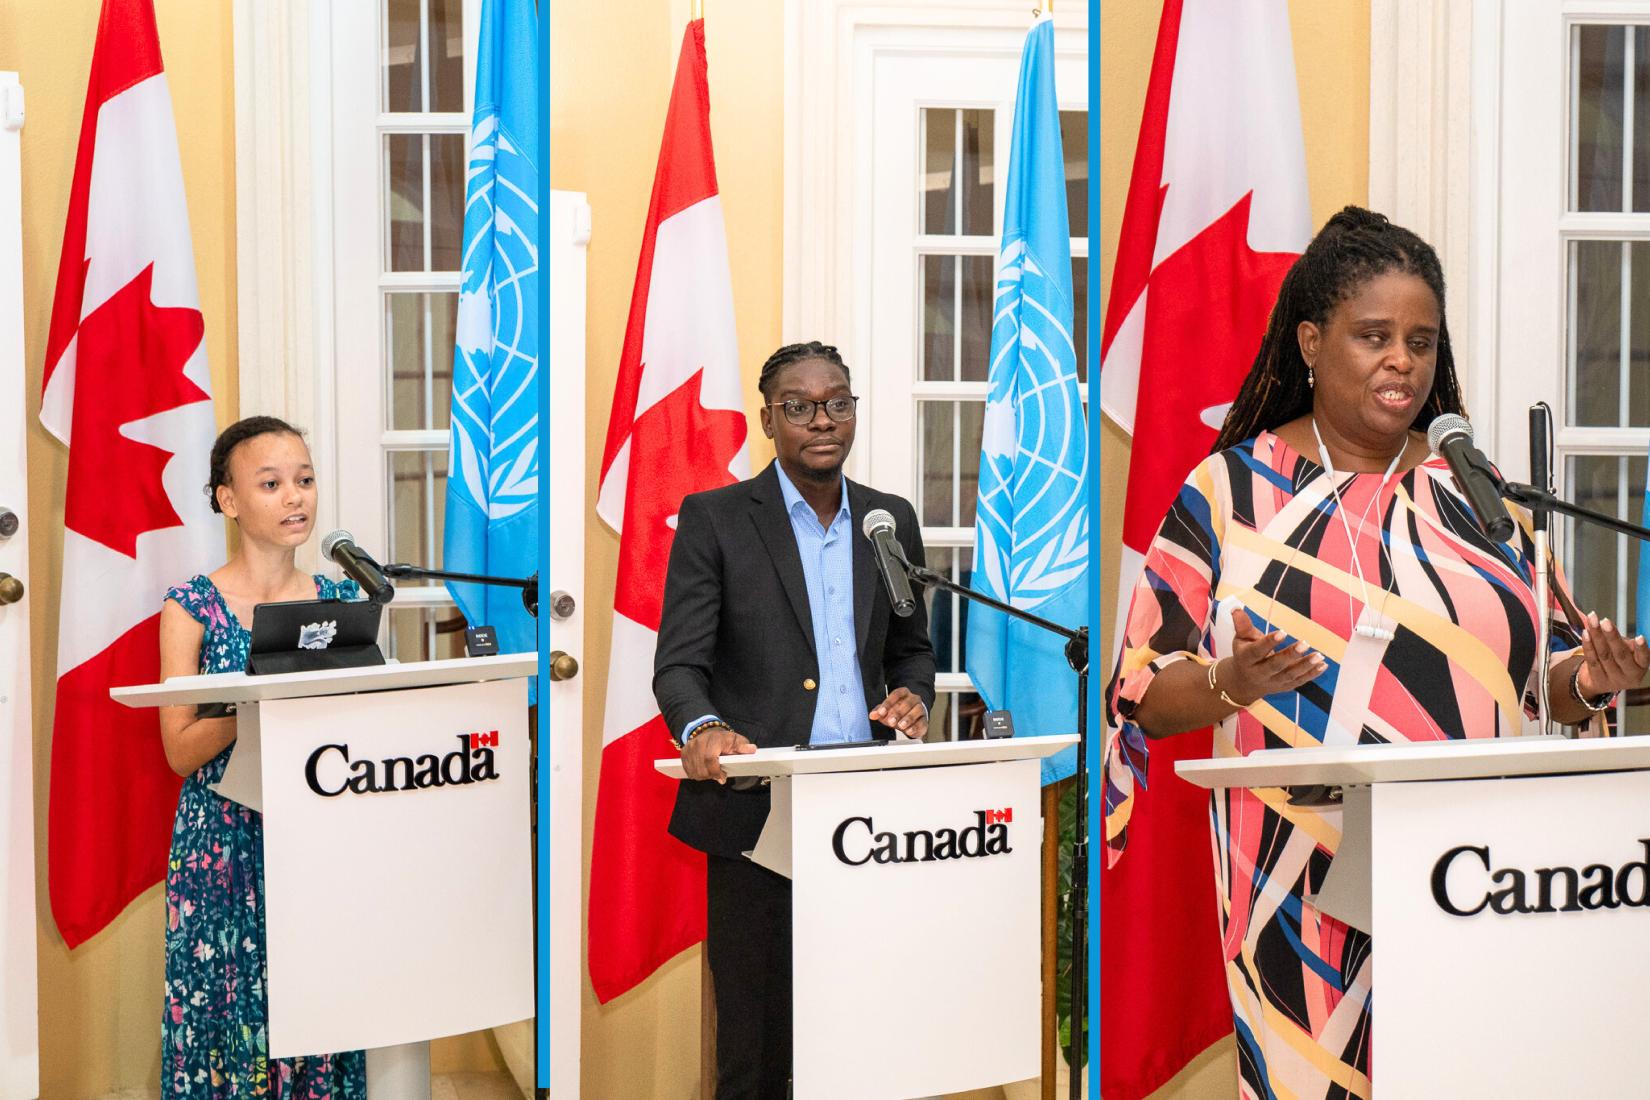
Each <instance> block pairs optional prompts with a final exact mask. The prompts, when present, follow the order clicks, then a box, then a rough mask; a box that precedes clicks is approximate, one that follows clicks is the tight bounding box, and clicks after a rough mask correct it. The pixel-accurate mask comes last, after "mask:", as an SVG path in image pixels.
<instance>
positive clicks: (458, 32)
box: [430, 0, 464, 112]
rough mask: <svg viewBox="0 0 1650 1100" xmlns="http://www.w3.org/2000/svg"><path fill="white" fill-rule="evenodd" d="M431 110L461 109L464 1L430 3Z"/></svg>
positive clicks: (439, 0)
mask: <svg viewBox="0 0 1650 1100" xmlns="http://www.w3.org/2000/svg"><path fill="white" fill-rule="evenodd" d="M430 110H432V111H460V112H462V111H463V110H464V3H463V0H430Z"/></svg>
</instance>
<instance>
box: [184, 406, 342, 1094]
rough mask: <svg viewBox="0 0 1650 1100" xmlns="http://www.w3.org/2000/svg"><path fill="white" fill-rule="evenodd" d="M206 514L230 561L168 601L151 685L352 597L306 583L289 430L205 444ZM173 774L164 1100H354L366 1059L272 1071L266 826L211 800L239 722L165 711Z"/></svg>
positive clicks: (304, 1061)
mask: <svg viewBox="0 0 1650 1100" xmlns="http://www.w3.org/2000/svg"><path fill="white" fill-rule="evenodd" d="M207 491H208V492H209V493H210V494H211V495H212V507H213V510H214V511H218V512H221V513H222V514H224V515H226V516H228V517H229V518H230V519H232V520H234V521H235V524H236V526H237V528H238V529H239V532H240V544H239V548H238V549H237V550H236V553H235V556H234V557H233V558H231V559H230V560H229V561H228V563H226V564H225V565H224V566H223V567H222V568H221V569H218V570H217V571H216V572H214V573H212V574H211V575H209V576H196V577H192V578H190V579H189V580H188V581H187V582H185V583H184V584H181V585H179V586H177V587H176V588H173V589H171V590H170V591H168V592H167V593H166V601H165V603H164V605H163V607H162V610H161V625H160V664H161V675H162V676H163V677H169V676H186V675H192V674H195V673H209V672H237V671H240V670H242V669H244V668H245V667H246V659H247V653H248V651H249V649H250V647H251V642H252V633H251V627H252V612H253V609H254V608H255V607H257V605H258V604H260V603H273V602H277V601H282V600H312V599H317V598H320V599H356V598H359V595H360V594H359V592H358V590H357V588H356V585H355V582H353V581H343V582H336V581H332V580H329V579H328V578H326V577H322V576H319V575H316V576H311V575H309V574H307V573H302V572H300V571H299V570H298V568H297V566H296V565H295V564H294V558H295V554H296V551H297V548H298V547H299V546H301V545H303V543H304V542H305V541H306V540H307V539H308V538H309V536H310V534H311V533H312V531H313V527H314V517H315V471H314V468H313V467H312V466H311V464H310V456H309V448H308V447H306V446H305V445H304V441H303V438H302V437H301V436H300V435H299V434H298V432H297V431H296V429H294V428H292V427H291V426H290V425H288V424H286V423H285V422H283V421H280V420H276V419H275V418H273V417H267V416H259V417H251V418H248V419H246V420H242V421H240V422H239V423H236V424H233V425H231V426H230V427H229V428H227V429H225V430H224V432H223V434H222V435H220V436H219V437H218V441H217V443H216V444H215V445H214V446H213V448H212V480H211V484H210V485H208V486H207ZM160 721H161V737H162V740H163V743H164V745H165V749H166V759H167V762H168V763H170V764H171V765H172V768H173V770H174V771H176V772H177V773H178V774H179V775H181V776H183V777H184V782H183V790H182V792H181V793H180V794H179V796H178V813H177V818H176V821H175V823H174V825H173V828H172V852H171V856H170V858H169V861H168V864H167V872H166V1007H165V1013H164V1015H163V1017H162V1038H163V1043H162V1052H161V1086H162V1091H163V1093H164V1095H166V1096H174V1097H176V1096H185V1097H192V1098H212V1100H216V1098H219V1097H278V1098H281V1100H359V1098H361V1097H365V1096H366V1094H367V1084H366V1066H365V1058H364V1056H363V1055H362V1053H361V1052H360V1051H352V1052H350V1053H346V1054H326V1055H318V1056H312V1057H308V1058H293V1059H282V1060H278V1061H271V1060H270V1058H269V1046H268V1015H269V1009H268V1002H267V1000H266V995H265V989H264V982H265V976H266V971H265V963H264V900H263V891H264V845H263V818H262V816H261V815H259V814H257V813H255V812H254V811H252V810H249V809H247V808H246V807H244V806H240V805H237V804H235V803H233V802H229V801H227V800H225V799H223V798H221V797H220V796H218V795H217V794H216V793H214V792H213V791H212V790H211V789H210V785H211V784H213V783H216V782H217V781H218V779H219V778H221V777H222V775H223V770H224V765H225V764H226V763H227V762H228V760H229V750H230V748H231V746H233V744H234V741H235V718H234V717H233V715H229V716H222V717H208V716H204V715H200V714H197V713H196V710H195V708H192V707H167V708H164V709H162V711H161V715H160Z"/></svg>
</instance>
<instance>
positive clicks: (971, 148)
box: [962, 110, 996, 237]
mask: <svg viewBox="0 0 1650 1100" xmlns="http://www.w3.org/2000/svg"><path fill="white" fill-rule="evenodd" d="M995 127H996V112H995V111H989V110H987V111H964V112H963V113H962V137H963V155H962V180H963V188H962V218H963V232H964V233H966V234H968V235H969V236H971V237H989V236H991V235H992V228H993V227H992V217H993V211H992V202H991V196H992V180H993V176H994V174H995V171H996V169H995V166H994V164H993V162H992V152H993V150H992V145H993V140H994V131H995Z"/></svg>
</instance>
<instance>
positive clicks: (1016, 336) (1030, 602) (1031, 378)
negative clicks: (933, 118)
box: [968, 16, 1089, 783]
mask: <svg viewBox="0 0 1650 1100" xmlns="http://www.w3.org/2000/svg"><path fill="white" fill-rule="evenodd" d="M990 385H991V389H990V394H989V396H988V398H987V400H986V406H985V429H984V435H983V439H982V443H981V454H980V482H979V493H980V499H979V508H978V512H977V519H976V521H975V528H974V533H975V544H974V573H973V580H972V584H973V587H974V589H975V590H976V591H979V592H983V593H985V594H986V595H988V596H994V597H996V598H997V599H999V600H1003V601H1006V602H1008V603H1010V604H1012V605H1013V606H1015V607H1019V608H1024V609H1025V610H1027V611H1030V612H1033V613H1035V614H1037V615H1040V616H1042V617H1043V618H1045V619H1051V620H1053V621H1054V622H1057V623H1060V624H1061V625H1063V626H1068V627H1073V628H1075V627H1078V626H1082V625H1084V624H1085V623H1086V622H1087V616H1088V595H1087V591H1088V588H1087V580H1086V578H1087V576H1088V569H1089V561H1088V528H1089V516H1088V507H1087V504H1086V500H1087V498H1086V496H1085V493H1086V482H1085V479H1086V477H1087V463H1088V428H1087V420H1086V418H1085V416H1084V413H1083V403H1082V399H1081V397H1080V395H1079V393H1078V389H1077V352H1076V348H1075V345H1074V344H1073V342H1072V291H1071V237H1070V229H1069V225H1068V222H1067V218H1066V177H1065V157H1064V154H1063V152H1062V149H1061V145H1060V108H1059V102H1058V100H1057V99H1056V97H1055V90H1054V24H1053V21H1052V20H1051V19H1049V18H1048V17H1046V16H1045V17H1044V18H1043V19H1041V20H1039V21H1038V23H1037V24H1036V26H1034V27H1033V28H1032V30H1031V33H1030V34H1029V35H1028V36H1027V37H1026V46H1025V52H1024V54H1023V55H1022V58H1021V62H1020V87H1019V95H1018V99H1017V101H1016V104H1015V108H1014V139H1013V146H1012V149H1011V152H1010V154H1009V162H1008V186H1007V191H1006V194H1005V202H1004V205H1003V239H1002V247H1001V250H1000V252H999V254H998V259H997V296H996V306H995V311H994V313H993V320H992V326H991V372H990ZM968 616H969V618H968V674H969V676H971V677H972V678H973V680H974V684H975V686H976V687H977V688H978V689H979V692H980V696H981V697H982V698H983V699H984V700H985V702H986V705H987V706H989V707H991V708H992V709H993V710H1009V711H1012V712H1013V714H1014V728H1015V731H1016V732H1017V733H1018V734H1020V735H1023V736H1035V735H1042V734H1058V733H1075V732H1076V731H1077V677H1076V674H1075V673H1074V672H1072V671H1071V669H1070V667H1069V666H1068V665H1067V664H1066V659H1065V642H1064V639H1062V638H1059V637H1057V636H1055V635H1053V634H1050V633H1048V632H1047V631H1044V630H1041V629H1039V628H1037V627H1034V626H1032V625H1030V624H1029V623H1022V622H1018V621H1016V620H1012V619H1010V618H1009V617H1008V616H1006V615H1004V614H1002V613H1001V612H999V611H993V610H991V609H990V608H986V607H982V606H979V605H977V604H976V605H973V606H971V607H970V609H969V611H968ZM1076 759H1077V758H1076V752H1075V750H1073V749H1067V750H1065V751H1064V752H1062V753H1060V754H1059V755H1057V756H1054V757H1050V758H1048V759H1045V760H1044V761H1043V782H1044V783H1052V782H1054V781H1055V780H1059V779H1064V778H1065V777H1066V776H1068V775H1070V774H1072V771H1073V770H1074V769H1075V766H1076Z"/></svg>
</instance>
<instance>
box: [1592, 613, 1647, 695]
mask: <svg viewBox="0 0 1650 1100" xmlns="http://www.w3.org/2000/svg"><path fill="white" fill-rule="evenodd" d="M1582 627H1583V629H1582V632H1581V654H1582V662H1581V672H1580V674H1579V676H1578V678H1577V680H1576V689H1577V690H1578V691H1580V692H1581V694H1582V696H1583V697H1584V698H1588V699H1591V698H1594V697H1595V696H1599V695H1614V694H1615V693H1616V692H1618V691H1626V690H1628V689H1629V688H1636V687H1638V686H1639V685H1640V684H1641V683H1643V682H1644V673H1645V670H1646V669H1650V646H1647V645H1646V644H1645V641H1644V635H1642V634H1640V635H1639V636H1638V637H1636V638H1628V637H1626V636H1625V635H1623V634H1622V632H1621V631H1620V630H1617V629H1616V626H1615V624H1614V623H1612V622H1611V621H1610V620H1609V619H1600V618H1599V617H1598V616H1597V615H1596V614H1594V613H1592V612H1588V613H1587V617H1586V618H1585V619H1584V620H1582Z"/></svg>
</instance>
